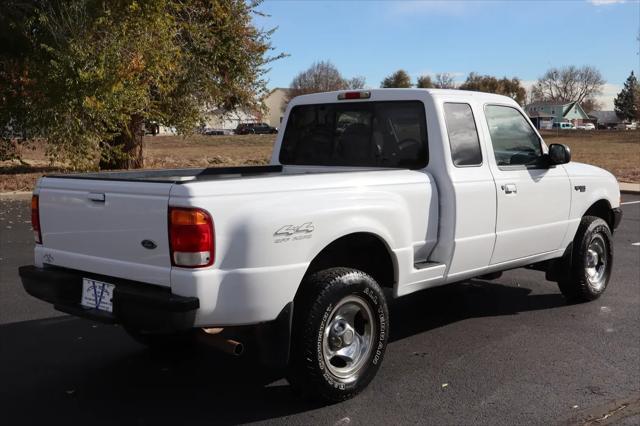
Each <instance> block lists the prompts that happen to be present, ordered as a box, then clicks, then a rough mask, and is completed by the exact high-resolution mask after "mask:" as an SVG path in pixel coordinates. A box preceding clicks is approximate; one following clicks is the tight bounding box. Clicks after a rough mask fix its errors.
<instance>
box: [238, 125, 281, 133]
mask: <svg viewBox="0 0 640 426" xmlns="http://www.w3.org/2000/svg"><path fill="white" fill-rule="evenodd" d="M274 133H278V129H276V128H275V127H271V126H269V125H268V124H266V123H241V124H238V127H236V135H252V134H253V135H265V134H274Z"/></svg>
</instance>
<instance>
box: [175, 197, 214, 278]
mask: <svg viewBox="0 0 640 426" xmlns="http://www.w3.org/2000/svg"><path fill="white" fill-rule="evenodd" d="M214 240H215V234H214V232H213V219H211V215H209V213H207V212H206V211H204V210H202V209H196V208H182V207H169V248H170V250H171V264H172V265H173V266H180V267H183V268H201V267H204V266H210V265H212V264H213V259H214V254H215V252H214V250H215V244H214Z"/></svg>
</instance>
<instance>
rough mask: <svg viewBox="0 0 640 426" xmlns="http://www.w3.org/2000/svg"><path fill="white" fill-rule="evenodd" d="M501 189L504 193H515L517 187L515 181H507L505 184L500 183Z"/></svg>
mask: <svg viewBox="0 0 640 426" xmlns="http://www.w3.org/2000/svg"><path fill="white" fill-rule="evenodd" d="M502 189H503V191H504V193H505V194H517V193H518V187H517V186H516V184H515V183H507V184H506V185H502Z"/></svg>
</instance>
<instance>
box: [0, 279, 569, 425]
mask: <svg viewBox="0 0 640 426" xmlns="http://www.w3.org/2000/svg"><path fill="white" fill-rule="evenodd" d="M530 293H531V290H530V289H527V288H522V287H512V286H505V285H500V284H495V283H488V282H483V281H478V280H474V281H470V282H467V283H462V284H455V285H451V286H447V287H442V288H438V289H432V290H428V291H424V292H421V293H419V294H416V295H414V296H413V297H409V298H404V299H398V300H396V301H394V302H392V304H391V318H392V328H391V341H392V342H393V341H397V340H400V339H403V338H406V337H409V336H413V335H416V334H419V333H428V332H429V331H430V330H433V329H435V328H439V327H443V326H446V325H447V324H451V323H453V322H456V321H460V320H463V319H467V318H473V317H483V316H497V315H514V314H517V313H519V312H524V311H533V310H541V309H550V308H554V307H558V306H562V305H564V301H563V299H562V297H561V296H560V295H559V294H543V295H532V294H530ZM392 345H393V343H392ZM383 368H384V367H383ZM0 377H2V385H1V386H0V398H1V399H0V401H2V406H3V409H2V418H3V420H8V422H7V423H6V424H12V425H14V424H50V423H55V424H65V425H74V424H82V425H85V424H92V425H95V424H102V423H107V424H200V423H207V424H211V423H215V424H231V423H233V424H237V423H245V422H251V421H260V420H268V419H279V418H282V417H285V416H288V415H293V414H296V413H301V412H307V411H311V410H314V409H317V408H319V407H320V406H319V405H317V404H313V403H309V402H307V401H305V400H304V399H302V398H300V397H298V396H297V395H294V393H292V392H291V391H290V389H289V385H288V384H287V382H286V380H284V379H283V372H281V371H270V370H267V369H264V368H261V367H260V366H258V365H256V364H255V363H253V362H251V361H249V360H246V359H242V358H231V357H229V356H227V355H224V354H220V353H217V352H215V351H213V350H212V349H209V348H205V347H197V348H196V349H195V350H193V351H189V352H188V353H178V354H170V355H162V356H159V355H157V354H154V353H152V352H150V351H148V350H146V349H144V348H143V347H142V346H140V345H138V344H137V343H135V342H134V341H133V340H131V339H130V338H129V337H128V336H126V335H125V334H124V332H123V331H122V330H121V329H120V328H119V327H115V326H106V325H96V324H93V323H91V322H88V321H84V320H80V319H76V318H72V317H58V318H51V319H45V320H36V321H27V322H22V323H14V324H6V325H2V326H0ZM310 419H311V418H310ZM310 421H311V420H310Z"/></svg>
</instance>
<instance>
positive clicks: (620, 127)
mask: <svg viewBox="0 0 640 426" xmlns="http://www.w3.org/2000/svg"><path fill="white" fill-rule="evenodd" d="M637 128H638V124H637V123H635V122H634V123H620V124H618V125H617V126H616V129H617V130H636V129H637Z"/></svg>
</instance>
